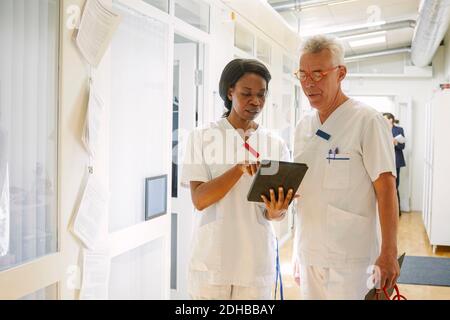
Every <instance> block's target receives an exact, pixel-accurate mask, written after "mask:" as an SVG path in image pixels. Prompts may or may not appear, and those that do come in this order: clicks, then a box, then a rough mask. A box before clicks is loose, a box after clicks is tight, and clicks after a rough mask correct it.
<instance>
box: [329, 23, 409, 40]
mask: <svg viewBox="0 0 450 320" xmlns="http://www.w3.org/2000/svg"><path fill="white" fill-rule="evenodd" d="M415 26H416V21H415V20H411V19H409V20H399V21H392V22H386V23H384V24H380V25H378V26H375V27H362V28H355V29H348V30H344V31H338V32H331V33H327V34H328V35H330V36H333V37H337V38H344V37H350V36H357V35H363V34H367V35H368V34H370V33H374V32H380V31H389V30H395V29H406V28H414V27H415Z"/></svg>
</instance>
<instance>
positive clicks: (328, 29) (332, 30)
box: [300, 21, 386, 37]
mask: <svg viewBox="0 0 450 320" xmlns="http://www.w3.org/2000/svg"><path fill="white" fill-rule="evenodd" d="M384 24H386V21H376V22H371V23H364V24H355V25H347V26H343V27H339V26H337V27H336V26H332V27H326V28H320V29H318V28H311V29H309V28H308V30H305V32H302V31H301V30H300V34H301V35H302V36H304V37H308V36H314V35H316V34H323V33H335V32H343V31H350V30H354V29H360V28H374V27H378V26H382V25H384ZM375 31H376V30H375Z"/></svg>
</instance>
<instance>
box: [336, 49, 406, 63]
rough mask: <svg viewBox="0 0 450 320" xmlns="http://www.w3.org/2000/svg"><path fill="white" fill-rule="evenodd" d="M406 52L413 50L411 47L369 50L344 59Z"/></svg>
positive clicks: (348, 60) (347, 60)
mask: <svg viewBox="0 0 450 320" xmlns="http://www.w3.org/2000/svg"><path fill="white" fill-rule="evenodd" d="M405 52H411V48H410V47H404V48H397V49H389V50H383V51H376V52H369V53H363V54H356V55H352V56H347V57H345V59H344V60H345V62H353V61H357V60H361V59H368V58H373V57H381V56H388V55H393V54H399V53H405Z"/></svg>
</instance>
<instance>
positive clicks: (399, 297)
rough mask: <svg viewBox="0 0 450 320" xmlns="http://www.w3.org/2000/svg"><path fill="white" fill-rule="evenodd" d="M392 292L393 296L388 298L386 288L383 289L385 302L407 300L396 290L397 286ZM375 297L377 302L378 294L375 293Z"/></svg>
mask: <svg viewBox="0 0 450 320" xmlns="http://www.w3.org/2000/svg"><path fill="white" fill-rule="evenodd" d="M394 290H395V295H394V296H393V297H392V298H391V297H390V296H389V293H388V292H387V289H386V287H384V288H383V292H384V295H385V296H386V299H387V300H408V299H406V297H405V296H403V295H401V294H400V290H399V289H398V287H397V285H394ZM376 297H377V300H379V293H377V296H376Z"/></svg>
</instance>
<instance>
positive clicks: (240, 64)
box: [219, 59, 272, 117]
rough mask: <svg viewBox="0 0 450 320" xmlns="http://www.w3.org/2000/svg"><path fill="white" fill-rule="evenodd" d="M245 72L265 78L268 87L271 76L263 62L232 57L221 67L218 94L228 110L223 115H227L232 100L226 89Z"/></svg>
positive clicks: (233, 84) (267, 87) (232, 85)
mask: <svg viewBox="0 0 450 320" xmlns="http://www.w3.org/2000/svg"><path fill="white" fill-rule="evenodd" d="M246 73H255V74H257V75H259V76H261V77H263V78H264V80H266V89H269V82H270V80H271V79H272V76H271V75H270V72H269V70H268V69H267V68H266V66H265V65H264V64H262V63H261V62H259V61H258V60H254V59H234V60H232V61H230V62H229V63H228V64H227V65H226V66H225V68H224V69H223V71H222V76H221V77H220V82H219V94H220V97H221V98H222V100H223V102H224V103H225V108H226V109H227V110H228V111H227V112H225V113H224V115H223V117H228V116H229V115H230V112H231V108H232V102H231V100H230V99H228V90H229V89H230V88H232V87H234V86H235V84H236V82H238V81H239V79H240V78H242V77H243V76H244V75H245V74H246Z"/></svg>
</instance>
